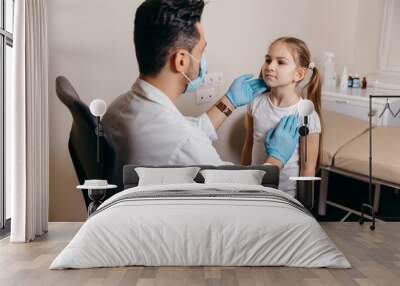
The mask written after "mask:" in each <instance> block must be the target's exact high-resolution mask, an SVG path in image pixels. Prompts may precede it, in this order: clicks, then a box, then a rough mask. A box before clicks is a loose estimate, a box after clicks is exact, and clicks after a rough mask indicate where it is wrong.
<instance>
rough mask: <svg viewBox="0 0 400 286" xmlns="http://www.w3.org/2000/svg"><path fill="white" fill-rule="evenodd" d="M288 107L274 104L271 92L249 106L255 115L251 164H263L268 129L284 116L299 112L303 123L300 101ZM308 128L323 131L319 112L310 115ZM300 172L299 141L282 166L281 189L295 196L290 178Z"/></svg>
mask: <svg viewBox="0 0 400 286" xmlns="http://www.w3.org/2000/svg"><path fill="white" fill-rule="evenodd" d="M302 100H304V99H300V100H299V101H298V102H297V103H296V104H294V105H291V106H288V107H278V106H275V105H273V104H272V102H271V100H270V97H269V93H265V94H263V95H260V96H257V97H256V98H255V99H254V100H253V101H252V102H251V103H250V104H249V105H248V107H247V112H248V114H249V115H251V116H252V117H253V149H252V152H251V164H252V165H259V164H263V163H264V162H265V160H266V159H267V153H266V151H265V147H264V140H265V135H266V134H267V132H268V130H269V129H271V128H274V127H276V126H277V125H278V123H279V121H280V120H281V118H282V117H284V116H286V115H292V114H297V117H298V124H299V127H300V126H301V125H302V123H303V120H304V119H303V117H302V116H299V115H298V112H297V110H298V105H299V102H300V101H302ZM308 128H309V130H310V132H309V134H312V133H321V123H320V119H319V116H318V114H317V112H315V111H313V113H312V114H311V115H310V116H309V119H308ZM299 173H300V162H299V143H297V146H296V149H295V152H294V153H293V155H292V157H290V159H289V161H288V162H287V163H286V165H285V166H284V167H283V168H282V170H281V172H280V178H279V189H280V190H282V191H284V192H287V193H288V194H290V195H292V196H295V194H296V182H295V181H291V180H289V178H290V177H297V176H299Z"/></svg>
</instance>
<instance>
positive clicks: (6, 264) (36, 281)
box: [0, 222, 400, 286]
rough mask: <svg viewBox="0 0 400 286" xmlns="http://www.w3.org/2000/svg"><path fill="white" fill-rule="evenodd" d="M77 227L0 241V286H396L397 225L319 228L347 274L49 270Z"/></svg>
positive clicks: (56, 226)
mask: <svg viewBox="0 0 400 286" xmlns="http://www.w3.org/2000/svg"><path fill="white" fill-rule="evenodd" d="M81 225H82V223H50V224H49V233H47V234H46V235H44V236H42V237H40V238H38V239H37V240H35V241H34V242H32V243H26V244H25V243H9V239H8V238H5V239H3V240H0V285H2V286H8V285H10V286H11V285H12V286H17V285H32V286H34V285H41V286H42V285H67V286H72V285H85V286H89V285H136V286H164V285H165V286H180V285H193V286H197V285H198V286H215V285H227V286H235V285H237V286H248V285H255V286H264V285H305V286H318V285H349V286H351V285H355V286H357V285H358V286H359V285H361V286H364V285H365V286H371V285H372V286H379V285H385V286H390V285H399V283H398V282H397V281H398V280H397V278H398V273H400V231H399V230H400V223H396V222H382V223H378V224H377V228H376V230H375V231H370V230H369V226H368V224H366V225H363V226H360V225H359V224H358V223H354V222H346V223H339V222H332V223H321V225H322V227H323V228H324V229H325V231H326V232H327V233H328V235H329V237H330V238H331V239H332V240H333V241H334V242H335V243H336V245H337V246H338V247H339V248H340V249H341V250H342V251H343V253H344V254H345V255H346V257H347V258H348V259H349V261H350V262H351V263H352V266H353V268H352V269H346V270H343V269H307V268H290V267H143V266H137V267H118V268H100V269H85V270H57V271H50V270H49V269H48V267H49V265H50V263H51V262H52V260H53V259H54V258H55V257H56V255H57V254H58V253H59V252H60V251H61V250H62V249H63V248H64V247H65V246H66V245H67V243H68V242H69V241H70V240H71V238H72V237H73V236H74V235H75V233H76V232H77V231H78V230H79V228H80V227H81Z"/></svg>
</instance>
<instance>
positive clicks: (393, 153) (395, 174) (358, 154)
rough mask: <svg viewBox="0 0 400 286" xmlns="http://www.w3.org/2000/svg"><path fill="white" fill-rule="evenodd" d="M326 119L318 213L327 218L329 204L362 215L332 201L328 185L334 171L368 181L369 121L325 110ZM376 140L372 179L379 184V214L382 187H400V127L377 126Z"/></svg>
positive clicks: (376, 199)
mask: <svg viewBox="0 0 400 286" xmlns="http://www.w3.org/2000/svg"><path fill="white" fill-rule="evenodd" d="M322 116H323V118H324V130H323V133H324V135H323V136H324V137H323V141H322V142H323V144H322V154H323V157H322V167H321V177H322V182H321V192H320V199H319V207H318V213H319V214H320V215H325V213H326V205H327V204H331V205H334V206H335V207H339V208H342V209H344V210H346V211H349V212H352V213H356V214H359V212H357V211H354V210H350V209H348V208H346V207H344V206H340V205H338V204H336V203H333V202H330V201H328V200H327V196H328V183H329V173H330V172H335V173H338V174H341V175H345V176H349V177H353V178H355V179H358V180H362V181H365V182H368V176H369V132H368V130H369V126H368V122H365V121H362V120H359V119H356V118H354V117H350V116H346V115H343V114H339V113H336V112H332V111H323V115H322ZM372 138H373V144H372V146H373V160H372V171H373V172H372V178H373V184H374V185H375V191H374V202H373V207H374V210H375V211H378V209H379V198H380V189H381V186H382V185H386V186H390V187H393V188H395V189H398V188H400V150H399V149H398V146H396V144H397V142H400V128H399V127H391V126H374V127H373V128H372ZM397 145H398V144H397Z"/></svg>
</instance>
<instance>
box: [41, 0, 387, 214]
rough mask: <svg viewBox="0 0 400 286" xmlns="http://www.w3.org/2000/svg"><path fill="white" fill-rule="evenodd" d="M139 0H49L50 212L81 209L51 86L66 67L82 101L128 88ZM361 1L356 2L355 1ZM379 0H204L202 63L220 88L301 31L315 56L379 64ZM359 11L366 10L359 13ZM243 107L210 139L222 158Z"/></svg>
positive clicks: (236, 133)
mask: <svg viewBox="0 0 400 286" xmlns="http://www.w3.org/2000/svg"><path fill="white" fill-rule="evenodd" d="M141 2H142V1H138V0H118V1H109V0H86V1H81V0H51V1H48V3H47V5H48V17H49V23H48V26H49V49H50V63H49V82H50V85H49V96H50V102H49V104H50V120H51V121H50V167H51V169H50V220H52V221H76V220H83V219H84V218H85V210H84V205H83V202H82V200H81V197H80V194H79V193H78V191H76V190H75V186H76V185H77V183H78V181H77V178H76V175H75V171H74V169H73V166H72V162H71V159H70V157H69V153H68V148H67V142H68V136H69V131H70V127H71V122H72V119H71V116H70V115H69V113H68V111H67V109H66V108H65V107H64V106H63V105H62V104H61V103H60V101H59V100H58V99H57V97H56V94H55V87H54V82H55V78H56V76H58V75H65V76H67V77H68V78H69V79H70V80H71V82H72V83H73V85H74V87H75V88H76V89H77V91H78V93H79V95H80V96H81V98H82V99H83V101H85V102H86V103H89V102H90V101H91V100H92V99H94V98H97V97H99V98H103V99H104V100H106V101H107V103H110V102H111V101H112V100H113V99H114V98H115V97H116V96H118V95H119V94H121V93H123V92H125V91H127V90H128V89H129V88H130V86H131V84H132V83H133V81H134V80H135V78H136V77H137V75H138V67H137V63H136V59H135V53H134V47H133V42H132V31H133V26H132V25H133V24H132V23H133V16H134V13H135V9H136V7H137V6H138V5H139V4H140V3H141ZM361 2H362V3H361ZM381 2H383V1H375V0H362V1H361V0H335V1H331V0H298V1H293V0H281V1H273V0H248V1H233V0H212V1H210V3H209V4H208V5H207V6H206V8H205V12H204V16H203V21H202V22H203V25H204V28H205V33H206V38H207V41H208V46H207V62H208V68H209V71H220V72H223V74H224V78H225V81H224V86H223V87H222V88H221V89H220V90H219V92H220V93H221V95H222V93H223V92H224V91H225V90H226V88H227V87H228V86H229V83H230V82H231V81H232V80H233V79H234V77H235V76H237V75H239V74H242V73H248V72H250V73H254V74H258V72H259V70H260V67H261V65H262V62H263V58H264V55H265V53H266V51H267V48H268V45H269V43H270V42H271V41H272V40H274V39H275V38H277V37H280V36H284V35H292V36H296V37H300V38H302V39H303V40H305V41H306V42H307V43H308V45H309V47H310V49H311V51H312V54H313V56H314V58H315V61H316V62H317V63H318V62H319V61H320V57H321V54H322V51H324V50H330V51H333V52H334V53H335V54H336V63H337V71H338V72H340V70H341V68H342V67H343V65H344V64H347V65H348V66H349V68H350V71H356V70H357V71H358V72H362V71H363V69H365V70H367V71H368V72H370V71H372V70H374V69H377V56H376V55H377V50H376V47H377V46H378V42H377V40H379V33H380V25H381V14H382V9H383V4H382V3H381ZM365 16H368V18H367V17H365ZM178 107H179V108H180V110H181V111H182V112H183V113H184V114H187V115H197V114H200V113H201V112H203V111H205V110H207V108H208V105H196V104H195V100H194V98H193V97H191V96H188V95H186V96H182V97H181V98H180V100H179V102H178ZM242 115H243V110H241V111H240V112H236V114H234V115H232V116H231V117H230V118H229V121H227V122H226V123H225V124H224V125H223V126H222V127H221V128H220V130H219V132H218V133H219V136H220V139H219V141H218V142H217V143H216V147H217V149H218V151H219V152H220V154H221V156H222V157H223V159H225V160H230V161H233V162H238V161H239V152H240V147H241V144H242V140H243V123H242V121H243V120H242Z"/></svg>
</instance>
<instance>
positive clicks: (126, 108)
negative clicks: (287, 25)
mask: <svg viewBox="0 0 400 286" xmlns="http://www.w3.org/2000/svg"><path fill="white" fill-rule="evenodd" d="M203 8H204V1H203V0H146V1H144V2H143V3H142V4H141V5H140V7H139V8H138V9H137V11H136V16H135V26H134V43H135V49H136V57H137V61H138V64H139V71H140V75H139V78H138V79H137V80H136V81H135V83H134V84H133V86H132V88H131V90H129V91H128V92H127V93H125V94H123V95H121V96H119V97H118V98H116V99H115V100H114V102H113V103H112V104H111V105H110V107H109V108H108V110H107V113H106V114H105V116H104V118H103V123H104V128H105V131H106V134H108V136H109V139H110V141H111V143H112V144H113V146H114V148H115V150H116V163H115V165H114V170H115V171H116V173H119V174H120V173H121V170H122V167H123V165H125V164H128V163H134V164H138V165H196V164H212V165H222V164H231V163H229V162H224V161H222V160H221V158H220V156H219V155H218V153H217V151H216V150H215V148H214V147H213V145H212V141H213V140H216V139H217V134H216V131H215V130H216V129H217V128H218V127H219V126H220V125H221V124H222V122H223V121H224V120H226V118H228V117H229V116H230V114H231V113H232V112H234V110H235V109H236V108H238V107H240V106H243V105H246V104H248V103H249V102H251V101H252V100H253V99H254V98H255V97H256V96H257V95H259V94H261V93H263V92H264V91H266V89H267V88H266V86H265V84H264V82H263V81H261V80H259V79H252V75H243V76H241V77H238V78H237V79H235V80H234V81H233V83H232V85H231V86H230V88H229V89H228V91H227V93H226V94H225V95H224V96H223V97H222V98H221V99H220V100H219V101H218V102H217V104H215V105H214V106H213V107H211V108H210V110H208V112H207V113H204V114H202V115H200V116H199V117H197V118H190V117H185V116H183V115H182V114H181V113H180V112H179V110H178V109H177V107H176V106H175V103H176V100H177V99H178V97H179V96H180V95H181V94H182V93H185V92H192V91H194V90H196V88H197V87H198V85H199V84H200V83H201V82H202V81H203V80H204V76H205V73H206V58H205V56H204V50H205V48H206V45H207V43H206V39H205V36H204V31H203V28H202V26H201V24H200V19H201V15H202V12H203ZM296 124H297V121H295V120H293V118H286V119H285V120H283V121H281V123H280V124H279V126H278V127H277V128H276V130H275V132H274V133H273V136H270V137H269V138H268V140H266V142H265V145H266V148H268V154H269V157H268V159H267V160H266V163H271V164H274V165H277V166H280V167H282V166H283V165H284V164H285V163H286V162H287V161H288V159H289V158H290V156H291V155H292V153H293V151H294V149H295V146H296V143H297V142H298V135H297V133H296V132H294V131H295V130H296V127H297V126H296Z"/></svg>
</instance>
